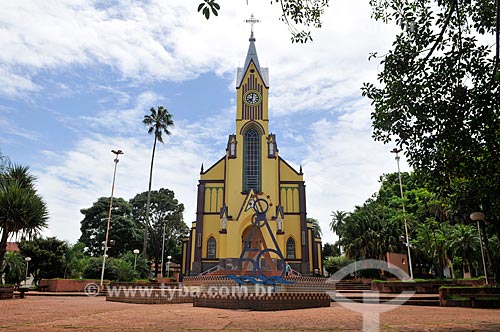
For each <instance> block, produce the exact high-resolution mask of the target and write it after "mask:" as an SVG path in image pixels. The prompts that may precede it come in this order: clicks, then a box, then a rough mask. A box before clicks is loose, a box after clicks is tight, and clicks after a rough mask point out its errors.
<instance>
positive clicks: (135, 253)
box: [134, 249, 139, 274]
mask: <svg viewBox="0 0 500 332" xmlns="http://www.w3.org/2000/svg"><path fill="white" fill-rule="evenodd" d="M134 255H135V257H134V274H135V267H136V266H137V255H139V249H134Z"/></svg>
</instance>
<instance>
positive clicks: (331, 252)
mask: <svg viewBox="0 0 500 332" xmlns="http://www.w3.org/2000/svg"><path fill="white" fill-rule="evenodd" d="M323 256H324V257H330V256H340V248H339V245H338V244H337V243H335V244H331V243H325V244H324V245H323Z"/></svg>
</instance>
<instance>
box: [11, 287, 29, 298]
mask: <svg viewBox="0 0 500 332" xmlns="http://www.w3.org/2000/svg"><path fill="white" fill-rule="evenodd" d="M14 290H15V291H18V292H19V298H21V299H24V293H26V292H27V291H29V287H21V286H15V287H14Z"/></svg>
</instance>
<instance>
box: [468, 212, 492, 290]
mask: <svg viewBox="0 0 500 332" xmlns="http://www.w3.org/2000/svg"><path fill="white" fill-rule="evenodd" d="M484 218H485V215H484V213H482V212H472V213H471V214H470V219H471V220H473V221H475V222H477V232H478V234H479V245H480V246H481V258H482V259H483V270H484V279H485V280H486V285H487V284H488V273H487V271H486V261H485V260H484V250H483V236H482V235H481V227H479V221H481V220H484Z"/></svg>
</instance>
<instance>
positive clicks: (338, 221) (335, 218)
mask: <svg viewBox="0 0 500 332" xmlns="http://www.w3.org/2000/svg"><path fill="white" fill-rule="evenodd" d="M348 215H349V213H347V212H345V211H339V210H337V211H332V214H331V215H330V216H331V217H332V221H331V222H330V230H331V231H332V232H333V233H335V234H337V236H339V230H340V229H342V227H344V223H345V219H346V218H347V216H348ZM339 237H340V236H339Z"/></svg>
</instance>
